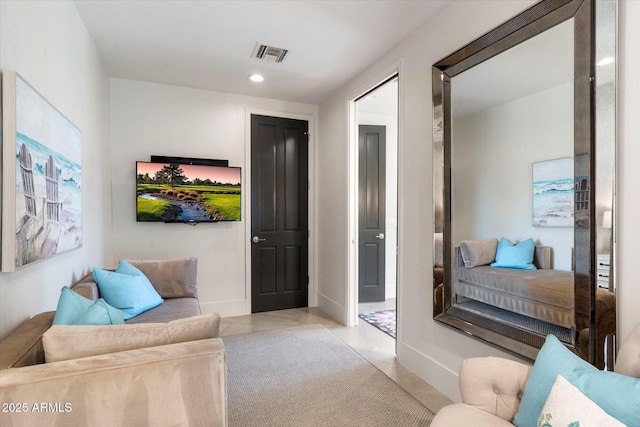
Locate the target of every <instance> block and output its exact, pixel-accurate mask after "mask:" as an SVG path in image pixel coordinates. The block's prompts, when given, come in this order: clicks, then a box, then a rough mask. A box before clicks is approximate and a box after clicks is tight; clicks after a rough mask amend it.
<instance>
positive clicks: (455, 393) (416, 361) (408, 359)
mask: <svg viewBox="0 0 640 427" xmlns="http://www.w3.org/2000/svg"><path fill="white" fill-rule="evenodd" d="M396 345H397V352H398V362H399V363H400V364H401V365H402V366H404V367H405V368H407V369H409V370H410V371H411V372H413V373H414V374H416V375H417V376H419V377H420V378H422V379H423V380H425V381H426V382H427V383H429V384H431V385H432V386H433V387H435V388H436V389H437V390H438V391H439V392H440V393H442V394H444V395H445V396H447V397H448V398H449V399H451V400H453V401H454V402H461V401H462V399H461V398H460V390H459V388H458V373H457V372H453V371H451V370H449V369H447V368H446V367H444V366H442V365H441V364H439V363H438V362H436V361H434V360H433V359H431V358H429V357H428V356H427V355H425V354H424V353H421V352H420V351H418V350H417V349H415V348H413V347H411V346H409V345H407V344H405V343H403V342H401V341H398V342H397V344H396Z"/></svg>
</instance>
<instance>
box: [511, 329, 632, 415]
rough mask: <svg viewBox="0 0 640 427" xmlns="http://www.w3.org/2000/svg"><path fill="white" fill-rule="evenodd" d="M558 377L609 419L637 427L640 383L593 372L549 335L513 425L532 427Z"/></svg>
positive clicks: (591, 367)
mask: <svg viewBox="0 0 640 427" xmlns="http://www.w3.org/2000/svg"><path fill="white" fill-rule="evenodd" d="M558 375H561V376H563V377H564V378H566V379H567V381H569V382H570V383H571V384H573V385H574V386H576V387H577V388H578V389H579V390H580V391H581V392H582V393H584V395H585V396H587V397H588V398H589V399H591V400H592V401H593V402H595V403H596V404H597V405H598V406H600V407H601V408H602V409H603V410H604V411H606V412H607V413H608V414H609V415H611V416H612V417H614V418H616V419H618V420H620V421H621V422H623V423H625V424H627V425H630V426H632V425H633V426H640V411H638V408H640V379H636V378H632V377H627V376H624V375H620V374H616V373H613V372H604V371H600V370H598V369H596V368H595V367H594V366H592V365H590V364H589V363H587V362H586V361H584V360H582V359H581V358H579V357H578V356H576V355H575V354H573V353H572V352H571V351H570V350H569V349H568V348H566V347H565V346H564V345H563V344H562V343H561V342H560V341H559V340H558V338H556V337H555V336H553V335H548V336H547V338H546V340H545V343H544V345H543V346H542V348H541V349H540V352H539V353H538V357H536V361H535V363H534V364H533V370H532V371H531V375H530V376H529V379H528V380H527V384H526V385H525V388H524V393H523V395H522V401H521V402H520V407H519V408H518V412H517V413H516V415H515V417H514V419H513V424H514V425H516V426H517V427H535V426H536V422H537V421H538V417H539V416H540V413H541V411H542V408H543V407H544V404H545V402H546V400H547V397H548V396H549V394H550V392H551V387H553V384H554V383H555V381H556V377H557V376H558Z"/></svg>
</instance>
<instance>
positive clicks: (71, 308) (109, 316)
mask: <svg viewBox="0 0 640 427" xmlns="http://www.w3.org/2000/svg"><path fill="white" fill-rule="evenodd" d="M122 323H124V319H123V317H122V312H121V311H120V310H118V309H117V308H115V307H111V306H110V305H108V304H107V303H106V302H105V300H103V299H102V298H100V299H98V300H97V301H93V300H90V299H89V298H85V297H83V296H82V295H80V294H78V293H76V292H74V291H73V290H71V289H70V288H69V287H68V286H65V287H63V288H62V291H61V293H60V299H59V300H58V308H57V309H56V314H55V316H54V317H53V324H54V325H119V324H122Z"/></svg>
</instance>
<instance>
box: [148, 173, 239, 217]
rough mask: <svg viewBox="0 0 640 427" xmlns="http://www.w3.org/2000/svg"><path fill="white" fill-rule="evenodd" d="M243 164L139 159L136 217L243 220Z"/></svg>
mask: <svg viewBox="0 0 640 427" xmlns="http://www.w3.org/2000/svg"><path fill="white" fill-rule="evenodd" d="M240 172H241V168H239V167H225V166H203V165H190V164H180V163H156V162H136V219H137V221H161V222H187V223H197V222H216V221H240V187H241V185H240V184H241V182H240V181H241V180H240V177H241V173H240Z"/></svg>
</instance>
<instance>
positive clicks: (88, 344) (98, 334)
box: [42, 314, 220, 363]
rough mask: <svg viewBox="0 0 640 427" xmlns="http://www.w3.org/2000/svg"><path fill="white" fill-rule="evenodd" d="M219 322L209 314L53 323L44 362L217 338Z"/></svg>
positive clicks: (45, 342)
mask: <svg viewBox="0 0 640 427" xmlns="http://www.w3.org/2000/svg"><path fill="white" fill-rule="evenodd" d="M219 321H220V317H219V316H218V315H215V314H207V315H201V316H194V317H189V318H186V319H179V320H174V321H172V322H169V323H139V324H134V325H109V326H68V325H53V326H52V327H51V328H50V329H49V330H48V331H47V332H45V333H44V334H43V336H42V342H43V346H44V353H45V361H46V362H47V363H50V362H57V361H61V360H69V359H78V358H81V357H88V356H95V355H99V354H107V353H116V352H119V351H126V350H134V349H138V348H147V347H156V346H160V345H165V344H173V343H180V342H187V341H195V340H201V339H207V338H215V337H216V335H217V331H218V328H219Z"/></svg>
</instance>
